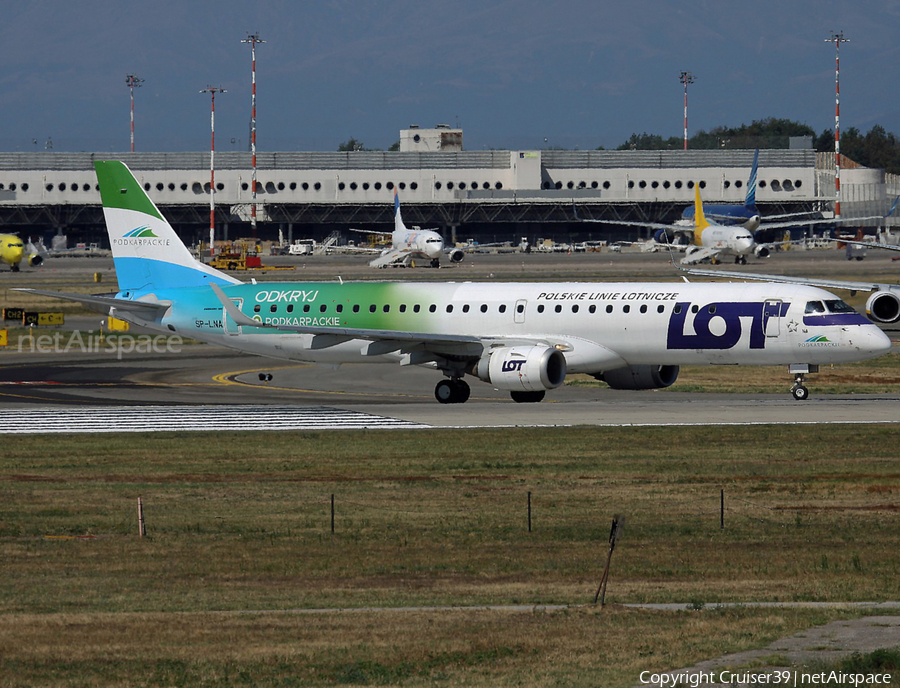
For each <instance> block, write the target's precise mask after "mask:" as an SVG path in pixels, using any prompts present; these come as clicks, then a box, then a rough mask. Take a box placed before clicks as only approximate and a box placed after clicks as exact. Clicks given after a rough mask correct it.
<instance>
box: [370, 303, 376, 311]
mask: <svg viewBox="0 0 900 688" xmlns="http://www.w3.org/2000/svg"><path fill="white" fill-rule="evenodd" d="M374 312H375V304H374V303H373V304H372V305H370V306H369V313H374Z"/></svg>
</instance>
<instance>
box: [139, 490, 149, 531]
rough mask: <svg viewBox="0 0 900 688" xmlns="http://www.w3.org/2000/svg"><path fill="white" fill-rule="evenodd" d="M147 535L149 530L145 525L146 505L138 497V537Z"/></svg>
mask: <svg viewBox="0 0 900 688" xmlns="http://www.w3.org/2000/svg"><path fill="white" fill-rule="evenodd" d="M146 534H147V528H146V527H145V525H144V503H143V502H142V501H141V498H140V497H138V535H140V536H141V537H144V536H145V535H146Z"/></svg>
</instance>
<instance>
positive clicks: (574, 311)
mask: <svg viewBox="0 0 900 688" xmlns="http://www.w3.org/2000/svg"><path fill="white" fill-rule="evenodd" d="M572 312H573V313H577V312H578V305H577V304H576V305H574V306H572Z"/></svg>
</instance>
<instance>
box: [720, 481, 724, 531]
mask: <svg viewBox="0 0 900 688" xmlns="http://www.w3.org/2000/svg"><path fill="white" fill-rule="evenodd" d="M719 530H725V489H724V488H723V489H722V490H720V491H719Z"/></svg>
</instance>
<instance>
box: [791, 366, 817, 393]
mask: <svg viewBox="0 0 900 688" xmlns="http://www.w3.org/2000/svg"><path fill="white" fill-rule="evenodd" d="M790 371H791V373H793V375H794V386H793V387H791V396H792V397H794V399H796V400H797V401H806V400H807V399H809V390H808V389H806V387H804V386H803V382H804V380H805V378H806V375H807V374H808V373H818V372H819V366H817V365H792V366H791V367H790Z"/></svg>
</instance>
